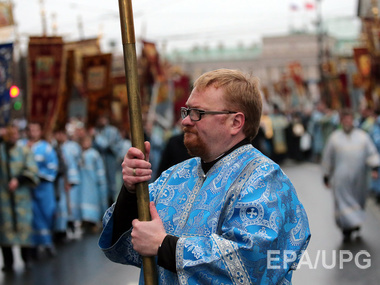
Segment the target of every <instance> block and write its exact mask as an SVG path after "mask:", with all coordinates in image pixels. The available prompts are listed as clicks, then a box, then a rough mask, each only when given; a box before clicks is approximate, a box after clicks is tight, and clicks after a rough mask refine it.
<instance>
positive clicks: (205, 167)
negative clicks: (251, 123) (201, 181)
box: [202, 138, 250, 173]
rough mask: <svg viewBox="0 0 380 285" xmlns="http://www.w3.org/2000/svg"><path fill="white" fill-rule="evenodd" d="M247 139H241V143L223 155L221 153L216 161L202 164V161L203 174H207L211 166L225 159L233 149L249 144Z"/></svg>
mask: <svg viewBox="0 0 380 285" xmlns="http://www.w3.org/2000/svg"><path fill="white" fill-rule="evenodd" d="M249 143H250V142H249V139H248V138H245V139H243V140H242V141H240V142H239V143H237V144H235V145H234V146H233V147H232V148H230V149H229V150H228V151H226V152H225V153H223V154H222V155H220V156H219V157H218V158H217V159H215V160H213V161H210V162H204V161H203V160H202V169H203V172H204V173H207V172H208V171H209V170H210V169H211V167H213V165H214V164H215V163H217V162H218V161H219V160H221V159H222V158H223V157H225V156H226V155H228V154H230V153H231V152H233V151H234V150H235V149H237V148H239V147H241V146H243V145H246V144H249Z"/></svg>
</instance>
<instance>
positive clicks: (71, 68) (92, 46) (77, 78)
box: [55, 38, 100, 129]
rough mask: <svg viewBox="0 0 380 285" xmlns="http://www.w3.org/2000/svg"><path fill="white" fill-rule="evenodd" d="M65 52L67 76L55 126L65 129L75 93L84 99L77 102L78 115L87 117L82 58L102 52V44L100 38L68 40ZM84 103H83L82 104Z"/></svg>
mask: <svg viewBox="0 0 380 285" xmlns="http://www.w3.org/2000/svg"><path fill="white" fill-rule="evenodd" d="M64 52H65V54H66V58H67V61H66V76H65V89H64V92H63V94H62V96H60V104H59V106H60V108H59V110H58V116H57V121H56V125H55V128H56V129H64V128H65V125H66V124H67V122H68V121H69V119H70V118H69V115H70V114H69V111H70V110H69V102H70V100H71V98H72V95H73V94H79V97H80V98H81V99H83V100H80V102H76V106H75V107H76V109H77V110H81V112H77V113H75V115H76V116H81V117H85V116H86V110H85V108H84V107H83V106H84V105H85V102H84V101H85V98H84V97H85V92H84V86H83V76H82V58H83V57H84V56H89V55H96V54H99V53H100V46H99V40H98V38H95V39H86V40H80V41H75V42H68V43H65V45H64ZM81 103H82V105H81Z"/></svg>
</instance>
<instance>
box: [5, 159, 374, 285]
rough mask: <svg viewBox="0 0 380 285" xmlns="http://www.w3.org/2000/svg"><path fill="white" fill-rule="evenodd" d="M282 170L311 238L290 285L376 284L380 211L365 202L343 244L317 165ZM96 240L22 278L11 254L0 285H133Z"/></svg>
mask: <svg viewBox="0 0 380 285" xmlns="http://www.w3.org/2000/svg"><path fill="white" fill-rule="evenodd" d="M282 168H283V170H284V172H285V173H286V174H287V175H288V176H289V177H290V179H291V180H292V182H293V184H294V186H295V188H296V190H297V192H298V195H299V197H300V200H301V201H302V203H303V204H304V206H305V208H306V211H307V214H308V217H309V223H310V227H311V233H312V238H311V242H310V245H309V247H308V249H307V251H306V252H305V253H304V255H303V257H302V258H301V262H300V264H299V269H298V270H296V271H295V272H294V273H293V284H295V285H303V284H307V285H325V284H328V285H334V284H342V285H350V284H355V285H359V284H366V285H371V284H379V280H380V271H379V270H378V265H379V264H380V263H379V256H380V242H379V237H380V206H379V205H376V204H375V203H374V201H373V200H372V199H369V200H368V204H367V219H366V222H365V224H364V226H363V228H362V230H361V232H360V238H358V239H356V240H355V241H354V242H351V243H347V244H343V243H342V236H341V233H340V231H339V230H338V228H337V227H336V225H335V222H334V216H333V200H332V195H331V192H330V190H328V189H326V188H325V187H324V185H323V184H322V176H321V172H320V168H319V165H317V164H313V163H308V162H305V163H299V164H296V163H293V162H286V163H284V165H283V166H282ZM97 240H98V235H96V234H87V235H85V236H83V237H82V239H78V240H73V241H70V242H69V243H68V244H64V245H61V246H59V247H58V248H57V250H58V255H57V256H56V257H55V258H49V257H46V258H43V259H42V260H40V261H38V262H37V263H35V264H34V267H33V268H32V269H31V270H30V271H28V272H25V271H24V268H23V264H22V261H21V260H20V256H19V252H18V249H17V248H16V249H15V252H16V253H17V254H16V272H15V273H13V274H4V273H3V272H1V273H0V282H1V284H4V285H11V284H12V285H18V284H20V285H37V284H38V285H104V284H107V285H133V284H137V283H138V275H139V269H137V268H134V267H131V266H123V265H119V264H115V263H112V262H110V261H109V260H107V259H106V258H105V256H104V255H103V253H102V252H101V251H100V249H99V248H98V246H97ZM1 262H2V260H1ZM0 264H1V266H2V263H0Z"/></svg>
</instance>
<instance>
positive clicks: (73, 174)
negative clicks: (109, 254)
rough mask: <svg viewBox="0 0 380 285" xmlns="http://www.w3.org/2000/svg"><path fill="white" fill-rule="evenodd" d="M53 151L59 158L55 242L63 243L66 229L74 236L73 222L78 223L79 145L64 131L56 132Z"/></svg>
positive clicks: (56, 183) (79, 219) (79, 218)
mask: <svg viewBox="0 0 380 285" xmlns="http://www.w3.org/2000/svg"><path fill="white" fill-rule="evenodd" d="M55 140H56V145H55V150H56V152H57V155H58V158H59V165H60V167H59V171H58V173H57V177H56V180H55V188H56V189H55V191H56V198H57V209H56V213H55V221H54V236H55V240H56V241H59V242H60V241H65V240H66V239H67V238H69V236H67V233H68V231H67V230H68V229H69V228H68V227H69V225H70V229H71V230H72V231H73V234H76V232H75V231H76V230H77V228H76V227H75V222H77V223H80V221H81V215H80V193H79V184H80V169H79V163H80V157H81V148H80V145H79V144H78V143H77V142H75V141H73V140H69V139H68V135H67V133H66V130H64V129H62V130H56V132H55Z"/></svg>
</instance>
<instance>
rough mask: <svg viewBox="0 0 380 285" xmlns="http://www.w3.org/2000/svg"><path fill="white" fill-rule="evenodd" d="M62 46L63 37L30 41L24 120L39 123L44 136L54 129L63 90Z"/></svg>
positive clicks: (39, 38)
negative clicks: (25, 118)
mask: <svg viewBox="0 0 380 285" xmlns="http://www.w3.org/2000/svg"><path fill="white" fill-rule="evenodd" d="M63 45H64V43H63V40H62V37H30V38H29V45H28V54H29V58H28V78H29V80H28V90H27V91H28V96H27V99H28V101H27V109H28V110H27V117H28V120H29V121H34V122H38V123H41V124H42V127H43V130H44V132H45V133H50V132H51V131H52V130H53V128H54V125H55V122H56V119H57V115H58V112H57V110H59V108H60V106H59V97H60V96H62V94H63V90H64V84H63V83H64V75H65V67H66V64H65V63H66V62H65V54H64V52H63Z"/></svg>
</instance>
